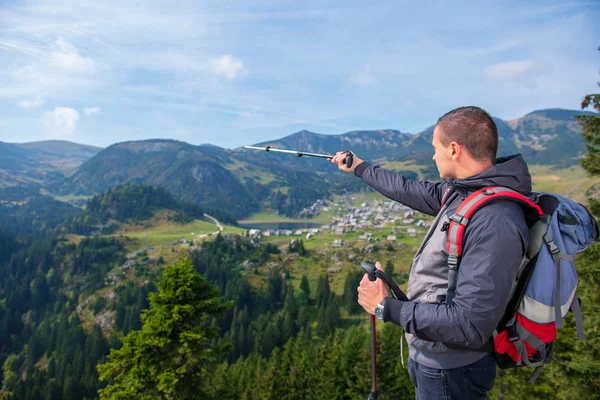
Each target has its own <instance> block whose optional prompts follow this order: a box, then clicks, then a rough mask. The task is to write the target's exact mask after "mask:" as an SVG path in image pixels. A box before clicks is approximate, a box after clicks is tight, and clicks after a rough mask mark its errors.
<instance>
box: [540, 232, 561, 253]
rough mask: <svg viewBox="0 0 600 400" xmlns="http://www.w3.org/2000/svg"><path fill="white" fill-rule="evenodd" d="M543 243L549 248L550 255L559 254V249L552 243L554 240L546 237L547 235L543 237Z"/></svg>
mask: <svg viewBox="0 0 600 400" xmlns="http://www.w3.org/2000/svg"><path fill="white" fill-rule="evenodd" d="M544 242H546V244H547V245H548V247H549V248H550V253H552V255H556V254H558V253H560V249H559V248H558V246H557V245H556V243H554V239H552V238H551V237H550V236H548V234H546V235H544Z"/></svg>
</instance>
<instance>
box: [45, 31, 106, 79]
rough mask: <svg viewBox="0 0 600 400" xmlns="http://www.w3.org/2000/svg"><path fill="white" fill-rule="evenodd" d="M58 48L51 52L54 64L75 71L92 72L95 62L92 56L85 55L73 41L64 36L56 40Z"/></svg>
mask: <svg viewBox="0 0 600 400" xmlns="http://www.w3.org/2000/svg"><path fill="white" fill-rule="evenodd" d="M56 44H57V45H58V47H59V48H58V50H55V51H53V52H52V53H51V54H50V57H51V60H52V64H54V65H55V66H57V67H60V68H63V69H66V70H68V71H73V72H91V71H92V70H93V69H94V66H95V64H96V63H95V62H94V60H93V59H92V58H91V57H83V56H82V55H81V54H79V51H77V49H76V48H75V46H73V45H72V44H71V43H69V42H67V41H66V40H64V39H63V38H59V39H58V40H57V41H56Z"/></svg>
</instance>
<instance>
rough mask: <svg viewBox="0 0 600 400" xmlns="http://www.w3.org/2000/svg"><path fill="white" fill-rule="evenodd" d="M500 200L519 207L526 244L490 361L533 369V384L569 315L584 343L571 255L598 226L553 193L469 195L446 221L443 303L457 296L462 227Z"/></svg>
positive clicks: (580, 207) (482, 192)
mask: <svg viewBox="0 0 600 400" xmlns="http://www.w3.org/2000/svg"><path fill="white" fill-rule="evenodd" d="M447 194H449V193H446V195H445V196H444V200H446V198H447V197H448V196H447ZM498 199H502V200H511V201H515V202H518V203H520V204H521V205H522V206H523V209H524V211H525V216H526V220H527V225H528V227H529V244H528V247H527V251H526V255H525V258H524V260H523V262H522V263H521V265H520V266H519V269H518V272H517V279H516V280H515V282H514V283H513V285H512V288H511V294H510V297H509V299H510V300H509V302H508V305H507V308H506V311H505V312H504V315H503V317H502V319H501V320H500V322H499V324H498V325H497V328H496V330H495V331H494V335H493V347H494V357H495V358H496V362H497V364H498V366H499V367H500V368H514V367H521V366H530V367H535V370H534V373H533V375H532V377H531V382H533V381H535V379H536V378H537V377H538V375H539V373H540V371H541V369H542V366H543V365H544V364H547V363H550V362H551V361H552V356H553V354H552V353H553V342H554V341H555V340H556V332H557V328H562V319H563V318H564V317H565V315H566V314H567V313H568V312H569V311H572V312H573V315H574V317H575V324H576V329H577V336H578V339H580V340H582V339H585V335H584V333H583V326H582V316H581V308H580V301H579V298H578V297H577V292H576V288H577V271H576V270H575V254H576V253H580V252H582V251H585V250H586V249H587V248H588V246H590V245H591V244H592V243H594V242H595V241H596V240H597V239H598V224H597V222H596V220H595V219H594V217H593V216H592V215H591V213H590V212H589V210H588V209H587V208H585V207H584V206H583V205H581V204H579V203H576V202H574V201H573V200H570V199H568V198H565V197H562V196H559V195H557V194H553V193H544V192H538V193H532V195H531V197H527V196H524V195H522V194H520V193H517V192H515V191H514V190H511V189H508V188H504V187H500V186H493V187H488V188H483V189H480V190H478V191H476V192H474V193H472V194H471V195H469V196H468V197H467V198H466V199H465V200H464V201H463V202H462V203H461V204H460V205H459V206H458V208H457V210H456V212H455V214H454V215H452V216H451V217H450V223H449V226H448V242H447V250H448V267H449V270H448V293H447V298H446V302H447V303H450V302H451V301H452V299H453V298H454V296H455V294H456V280H457V272H458V267H459V264H460V256H461V253H462V243H463V233H464V231H465V227H466V226H467V224H468V222H469V220H470V218H471V217H472V216H473V214H474V213H475V212H477V210H479V209H480V208H481V207H482V206H484V205H485V204H487V203H488V202H489V201H493V200H498Z"/></svg>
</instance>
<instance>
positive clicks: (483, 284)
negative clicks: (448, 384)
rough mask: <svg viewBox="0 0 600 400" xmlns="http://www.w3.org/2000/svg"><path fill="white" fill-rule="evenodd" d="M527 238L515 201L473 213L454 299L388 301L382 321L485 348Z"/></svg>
mask: <svg viewBox="0 0 600 400" xmlns="http://www.w3.org/2000/svg"><path fill="white" fill-rule="evenodd" d="M483 210H485V211H486V212H485V214H484V213H483ZM527 240H528V236H527V225H526V224H525V218H524V216H523V211H522V210H521V208H520V207H519V206H518V205H517V204H515V203H508V202H498V203H494V204H490V205H487V206H486V207H485V208H483V209H482V210H480V211H478V212H477V213H475V215H474V216H473V218H472V219H471V222H470V223H469V225H467V228H466V230H465V236H464V243H465V246H464V251H463V255H462V258H461V262H460V265H459V269H458V277H457V285H456V286H457V287H456V296H455V297H454V300H453V302H452V303H450V304H445V303H443V304H421V303H416V302H401V301H397V300H395V299H388V300H386V303H385V307H384V321H392V322H394V323H396V324H398V325H400V326H402V327H403V328H404V330H405V331H406V332H408V333H411V334H413V335H416V336H417V337H419V338H421V339H424V340H428V341H432V342H441V343H446V344H452V345H459V346H462V347H467V348H473V349H474V348H479V347H481V346H483V345H484V344H485V342H486V341H487V340H488V339H489V338H490V337H491V336H492V333H493V332H494V329H496V326H497V324H498V322H499V321H500V318H502V315H503V314H504V310H505V309H506V305H507V304H508V300H509V295H510V289H511V287H512V283H513V281H514V280H515V278H516V275H517V271H518V268H519V265H520V263H521V261H522V260H523V257H524V254H525V249H526V248H527Z"/></svg>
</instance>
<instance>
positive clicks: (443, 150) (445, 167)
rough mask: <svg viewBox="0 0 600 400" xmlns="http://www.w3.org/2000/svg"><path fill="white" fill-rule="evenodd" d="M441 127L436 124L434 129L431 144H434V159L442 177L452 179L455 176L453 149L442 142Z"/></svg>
mask: <svg viewBox="0 0 600 400" xmlns="http://www.w3.org/2000/svg"><path fill="white" fill-rule="evenodd" d="M440 136H441V129H440V127H438V126H436V127H435V129H434V130H433V140H432V141H431V145H432V146H433V150H434V154H433V161H435V165H436V166H437V169H438V172H439V173H440V178H442V179H450V178H454V160H453V159H452V149H451V148H450V145H449V146H444V145H442V143H441V142H440Z"/></svg>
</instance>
